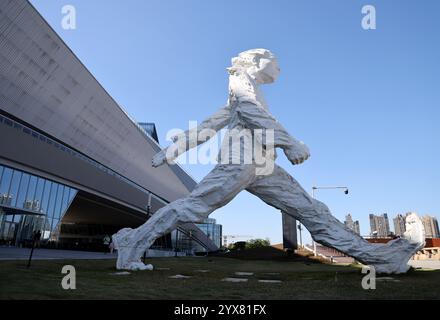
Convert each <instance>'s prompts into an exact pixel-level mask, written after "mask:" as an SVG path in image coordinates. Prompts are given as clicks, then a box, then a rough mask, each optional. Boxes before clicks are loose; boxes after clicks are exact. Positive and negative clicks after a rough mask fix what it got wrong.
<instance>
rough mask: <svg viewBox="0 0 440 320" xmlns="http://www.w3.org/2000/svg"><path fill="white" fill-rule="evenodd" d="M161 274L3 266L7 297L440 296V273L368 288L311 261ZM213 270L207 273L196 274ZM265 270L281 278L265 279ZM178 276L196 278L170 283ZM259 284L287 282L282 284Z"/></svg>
mask: <svg viewBox="0 0 440 320" xmlns="http://www.w3.org/2000/svg"><path fill="white" fill-rule="evenodd" d="M148 262H149V263H152V264H154V266H155V267H156V268H170V270H155V271H142V272H132V273H131V274H130V275H127V276H115V275H111V273H114V272H115V271H116V270H115V268H114V261H112V260H87V261H86V260H75V261H67V260H65V261H61V260H50V261H33V265H32V267H31V268H30V269H26V268H25V264H26V262H25V261H1V262H0V299H182V298H183V299H326V298H329V299H383V298H390V299H396V298H401V299H439V298H440V288H439V284H440V272H439V271H422V270H417V271H413V272H410V273H408V274H405V275H399V276H393V278H394V279H395V280H398V281H393V282H391V281H377V283H376V290H363V289H362V287H361V279H362V277H363V275H362V274H361V272H360V269H359V268H356V267H342V266H331V265H325V264H320V263H316V262H311V263H308V262H304V261H267V260H258V261H255V260H251V261H249V260H238V259H231V258H220V257H195V258H192V257H191V258H156V259H149V260H148ZM66 264H71V265H74V266H75V268H76V273H77V289H76V290H63V289H62V288H61V279H62V277H63V276H64V275H62V274H61V268H62V266H63V265H66ZM198 269H208V270H210V271H209V272H207V273H198V272H196V271H195V270H198ZM236 271H247V272H254V273H255V274H254V275H253V276H250V277H249V281H248V282H247V283H227V282H222V281H220V280H221V279H222V278H225V277H233V276H234V272H236ZM264 273H279V275H265V274H264ZM175 274H183V275H189V276H193V277H192V278H190V279H185V280H182V279H169V278H168V277H169V276H171V275H175ZM258 279H280V280H282V281H283V282H282V283H280V284H269V283H259V282H258V281H257V280H258Z"/></svg>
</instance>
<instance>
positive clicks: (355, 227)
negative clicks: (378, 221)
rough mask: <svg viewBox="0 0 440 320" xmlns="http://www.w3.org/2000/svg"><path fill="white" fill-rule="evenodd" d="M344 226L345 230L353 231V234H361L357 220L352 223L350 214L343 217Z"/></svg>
mask: <svg viewBox="0 0 440 320" xmlns="http://www.w3.org/2000/svg"><path fill="white" fill-rule="evenodd" d="M344 224H345V226H346V227H347V228H349V229H351V230H353V231H354V232H355V233H357V234H359V235H360V234H361V230H360V226H359V221H358V220H356V221H353V218H352V216H351V214H350V213H349V214H347V215H346V216H345V221H344Z"/></svg>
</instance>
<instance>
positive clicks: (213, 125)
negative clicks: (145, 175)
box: [152, 104, 231, 167]
mask: <svg viewBox="0 0 440 320" xmlns="http://www.w3.org/2000/svg"><path fill="white" fill-rule="evenodd" d="M230 110H231V107H230V106H229V104H228V105H226V106H224V107H222V108H221V109H220V110H219V111H217V112H216V113H214V114H213V115H212V116H210V117H209V118H207V119H206V120H204V121H203V122H201V123H200V124H199V125H198V126H197V127H196V128H194V129H190V130H187V131H185V132H182V133H180V134H177V135H175V136H174V137H172V140H173V143H172V144H171V145H170V146H168V147H167V148H165V149H163V150H162V151H160V152H159V153H157V154H156V155H155V156H154V157H153V161H152V164H153V167H158V166H160V165H162V164H163V163H165V161H167V160H168V161H173V160H174V159H176V158H177V157H179V156H180V155H181V154H183V153H185V152H186V151H188V150H190V149H192V148H195V147H197V146H198V145H199V144H202V143H204V142H206V140H199V137H200V133H201V132H202V131H203V130H208V129H209V130H212V133H214V132H218V131H219V130H220V129H222V128H224V127H225V126H226V125H227V124H228V122H229V120H230V118H231V111H230ZM210 138H211V136H210Z"/></svg>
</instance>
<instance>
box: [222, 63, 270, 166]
mask: <svg viewBox="0 0 440 320" xmlns="http://www.w3.org/2000/svg"><path fill="white" fill-rule="evenodd" d="M245 103H251V104H253V105H256V106H257V107H258V108H262V109H263V110H265V109H266V110H267V105H266V102H265V99H264V96H263V94H262V92H261V90H260V88H259V86H258V84H256V83H255V81H254V80H253V79H252V78H250V77H249V75H248V74H247V73H246V72H244V71H236V72H234V73H233V74H231V75H230V76H229V99H228V106H229V108H230V112H231V117H230V121H229V123H228V127H227V129H228V134H227V135H226V136H225V139H224V140H223V143H222V148H221V152H220V154H219V159H218V160H219V162H220V163H228V164H231V163H232V164H238V163H239V164H249V162H246V157H248V158H247V159H248V161H249V159H251V162H252V163H254V161H255V154H256V152H259V154H261V156H262V157H266V156H269V153H267V152H266V146H265V145H264V144H263V143H262V141H261V138H260V137H259V136H257V137H256V136H255V135H256V132H255V130H254V129H255V128H254V127H253V126H251V125H250V124H249V123H247V122H246V120H245V119H244V118H243V117H242V116H240V114H241V110H240V109H241V107H242V106H243V104H245ZM260 129H265V128H260ZM244 135H246V138H247V139H248V141H247V142H246V141H245V138H244ZM234 144H235V145H234ZM266 153H267V154H266ZM270 157H271V160H273V159H274V158H275V157H276V154H275V152H271V153H270Z"/></svg>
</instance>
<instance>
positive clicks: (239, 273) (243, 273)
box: [235, 272, 254, 276]
mask: <svg viewBox="0 0 440 320" xmlns="http://www.w3.org/2000/svg"><path fill="white" fill-rule="evenodd" d="M235 275H236V276H253V275H254V273H253V272H236V273H235Z"/></svg>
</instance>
